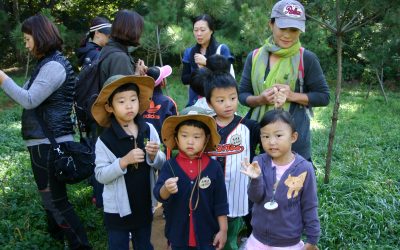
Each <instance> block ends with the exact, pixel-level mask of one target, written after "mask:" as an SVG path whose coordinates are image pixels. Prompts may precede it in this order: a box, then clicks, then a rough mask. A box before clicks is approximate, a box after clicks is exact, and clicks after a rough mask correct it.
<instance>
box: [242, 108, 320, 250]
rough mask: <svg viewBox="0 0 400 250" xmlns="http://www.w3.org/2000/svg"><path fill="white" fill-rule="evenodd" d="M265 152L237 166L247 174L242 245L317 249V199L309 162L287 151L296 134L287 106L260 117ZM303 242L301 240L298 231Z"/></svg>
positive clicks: (261, 247) (290, 150) (249, 247)
mask: <svg viewBox="0 0 400 250" xmlns="http://www.w3.org/2000/svg"><path fill="white" fill-rule="evenodd" d="M260 127H261V129H260V135H261V143H262V146H263V148H264V150H265V152H267V153H264V154H261V155H259V156H256V157H255V158H254V161H253V163H251V164H250V163H249V162H248V161H247V160H246V161H245V162H243V163H242V164H243V170H242V172H243V173H244V174H246V175H247V176H249V177H250V178H251V179H252V180H251V182H250V186H249V189H248V194H249V198H250V200H251V201H253V202H254V205H253V218H252V220H251V224H252V226H253V233H252V235H251V236H250V238H249V239H248V241H247V245H246V249H248V250H253V249H261V250H262V249H291V250H296V249H298V250H300V249H318V248H317V246H316V245H317V243H318V238H319V235H320V224H319V219H318V211H317V210H318V199H317V189H316V182H315V175H314V169H313V167H312V164H311V163H310V162H308V161H307V160H305V159H304V158H303V157H302V156H300V155H299V154H297V153H294V152H292V144H293V143H294V142H295V141H296V140H297V137H298V134H297V132H296V129H295V126H294V122H293V120H292V118H291V116H290V114H289V113H288V112H287V111H282V110H271V111H268V112H267V113H266V114H265V115H264V117H263V118H262V120H261V121H260ZM303 232H304V233H305V235H306V236H307V243H306V244H304V242H303V241H302V240H301V236H302V233H303Z"/></svg>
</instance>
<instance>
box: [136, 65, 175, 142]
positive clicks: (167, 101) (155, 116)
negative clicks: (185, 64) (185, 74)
mask: <svg viewBox="0 0 400 250" xmlns="http://www.w3.org/2000/svg"><path fill="white" fill-rule="evenodd" d="M171 73H172V68H171V66H169V65H165V66H163V67H150V68H148V69H147V75H148V76H150V77H152V78H153V79H154V81H155V85H154V92H153V98H152V101H151V102H150V107H149V108H148V109H147V110H146V111H144V112H143V118H144V120H145V121H146V122H149V123H151V124H153V126H154V127H155V128H156V130H157V132H158V134H159V135H161V126H162V124H163V122H164V120H165V119H166V118H167V117H169V116H171V115H177V113H178V111H177V110H178V108H177V106H176V103H175V101H174V100H172V98H170V97H169V96H165V95H163V92H162V89H161V87H163V86H165V80H164V79H165V78H167V77H168V76H169V75H171Z"/></svg>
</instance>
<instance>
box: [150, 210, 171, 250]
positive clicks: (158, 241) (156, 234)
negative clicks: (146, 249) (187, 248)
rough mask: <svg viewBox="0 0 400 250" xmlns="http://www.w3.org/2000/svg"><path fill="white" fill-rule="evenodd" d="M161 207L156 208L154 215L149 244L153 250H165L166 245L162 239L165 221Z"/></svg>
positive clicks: (165, 240)
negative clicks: (151, 244)
mask: <svg viewBox="0 0 400 250" xmlns="http://www.w3.org/2000/svg"><path fill="white" fill-rule="evenodd" d="M162 211H163V209H162V207H161V206H160V207H158V208H157V209H156V212H155V213H154V219H153V228H152V232H151V243H153V246H154V250H167V249H169V248H168V243H167V239H166V238H165V237H164V226H165V220H164V218H163V216H162Z"/></svg>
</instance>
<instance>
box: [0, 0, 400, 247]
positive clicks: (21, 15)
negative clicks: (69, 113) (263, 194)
mask: <svg viewBox="0 0 400 250" xmlns="http://www.w3.org/2000/svg"><path fill="white" fill-rule="evenodd" d="M274 2H275V1H271V0H263V1H261V0H253V1H250V0H208V1H206V0H176V1H174V0H146V1H138V0H133V1H124V0H85V1H84V0H67V1H57V0H43V1H37V0H21V1H18V0H0V69H5V70H6V72H7V73H8V74H10V75H12V76H13V77H15V79H16V80H17V82H19V83H20V84H22V83H23V82H24V81H25V79H26V75H29V73H30V69H31V68H32V65H34V64H35V61H34V60H32V58H30V57H29V56H28V53H27V51H26V49H25V48H24V44H23V42H22V34H21V32H20V22H22V21H23V20H24V19H25V18H27V17H29V16H31V15H34V14H36V13H38V12H42V13H44V14H46V15H47V16H49V17H50V18H52V20H54V22H56V23H57V25H58V27H59V29H60V31H61V34H62V36H63V39H64V43H65V46H64V52H65V54H66V55H67V56H68V58H69V59H70V61H71V62H72V63H73V64H74V65H75V67H76V63H77V58H76V56H75V55H74V50H75V49H76V48H77V47H78V46H79V42H80V40H81V39H82V38H83V37H84V35H85V33H86V32H87V30H88V26H89V21H90V19H92V18H93V17H95V16H97V15H102V16H105V17H108V18H109V19H110V20H112V19H113V17H114V14H115V13H116V11H117V10H119V9H122V8H126V9H133V10H136V11H137V12H139V13H140V14H141V15H143V16H144V19H145V25H146V27H145V31H144V33H143V36H142V39H141V44H142V45H141V47H140V48H139V49H138V50H136V51H135V52H134V54H133V56H134V57H136V58H142V59H143V60H145V62H146V65H148V66H152V65H161V64H169V65H171V66H172V67H173V69H174V71H173V75H172V76H171V77H169V81H168V85H167V88H166V89H165V90H166V92H167V93H168V94H169V95H171V96H172V97H173V98H174V99H175V100H176V101H177V103H178V107H179V109H182V108H183V106H184V105H185V103H186V100H187V97H186V95H185V94H186V89H185V87H184V86H183V85H182V84H181V82H180V72H181V57H182V53H183V51H184V49H185V48H187V47H189V46H191V45H193V44H194V42H195V40H194V38H193V33H192V23H191V18H192V17H194V16H196V15H199V14H202V13H208V14H210V15H211V16H213V18H214V19H215V20H216V29H217V30H216V32H215V36H216V38H217V40H218V41H219V42H221V43H226V44H227V45H228V46H229V47H230V49H231V51H232V53H233V54H234V56H235V64H234V68H235V71H236V73H237V80H238V81H239V80H240V75H241V71H242V69H243V64H244V60H245V58H246V56H247V54H248V53H249V52H250V51H252V50H253V49H254V48H257V47H260V46H261V45H262V44H263V42H264V40H265V39H266V38H267V37H268V36H269V35H270V31H269V30H268V29H267V22H268V19H269V14H268V13H270V10H271V8H272V6H273V4H274ZM301 2H302V3H303V4H304V6H305V7H306V13H307V14H308V15H309V16H308V21H307V24H306V32H305V33H304V34H302V35H301V42H302V45H303V46H304V47H305V48H307V49H310V50H312V51H313V52H315V53H316V54H317V55H318V57H319V59H320V62H321V66H322V68H323V70H324V72H325V75H326V77H327V80H328V84H329V86H330V88H331V103H330V105H329V106H328V107H326V108H318V109H316V113H315V117H314V120H313V121H312V130H313V132H312V133H313V139H312V140H313V142H312V143H313V160H314V163H315V165H316V167H317V171H316V173H317V181H318V189H319V190H318V191H319V193H318V196H319V200H320V210H319V214H320V219H321V227H322V236H321V241H320V248H322V249H398V246H399V245H400V240H399V239H400V225H399V223H398V222H399V221H400V212H399V207H400V172H399V171H398V167H399V165H400V153H399V152H400V135H399V133H398V131H400V115H399V114H400V102H399V99H400V93H399V90H400V81H399V80H400V66H399V65H400V54H399V53H400V36H399V34H400V18H398V13H400V1H399V0H380V1H375V0H365V1H351V0H335V1H334V0H332V1H331V0H326V1H324V0H307V1H301ZM338 6H340V7H341V11H338ZM338 13H339V14H338ZM342 19H343V20H347V21H348V22H341V21H340V20H342ZM350 21H354V22H355V23H358V24H359V25H355V26H354V28H352V29H350V30H349V31H348V32H346V33H344V32H341V31H340V30H342V29H341V28H348V27H347V25H346V24H347V23H350ZM322 23H324V24H325V25H322ZM331 27H336V30H339V31H337V32H332V30H330V29H329V28H331ZM338 37H340V39H341V44H342V46H341V48H340V50H339V49H338V47H337V44H338ZM339 52H340V53H341V54H342V61H341V65H339V67H340V68H341V69H342V70H343V71H342V73H343V74H342V75H343V87H344V89H343V95H342V96H343V97H342V100H341V104H342V105H341V107H340V116H339V123H338V130H337V134H336V143H335V145H334V147H333V156H332V162H333V163H332V174H331V182H330V183H329V184H326V183H325V182H324V181H323V174H324V165H325V158H326V154H327V150H326V146H327V144H328V133H329V129H330V127H331V124H330V119H331V115H332V110H333V106H334V105H333V104H334V102H336V101H337V98H336V97H337V96H338V93H341V89H339V90H340V91H339V92H335V91H336V90H337V88H338V85H337V82H338V79H340V78H339V77H338V76H337V75H338V74H337V72H338V69H339V68H338V64H339V63H338V60H337V54H338V53H339ZM76 70H77V71H78V70H79V69H78V68H77V67H76ZM340 83H341V79H340ZM382 90H384V91H385V92H382ZM383 94H385V95H383ZM335 99H336V100H335ZM20 112H21V108H20V107H19V106H17V105H15V104H13V103H12V102H10V101H9V99H8V98H7V97H6V96H5V95H4V92H2V91H0V131H2V132H3V133H1V134H0V248H1V249H59V247H60V246H58V245H57V243H55V242H53V241H52V240H51V239H50V238H49V237H48V236H47V235H46V233H45V222H44V214H43V211H42V209H41V205H40V201H39V198H38V195H37V193H36V191H35V184H34V181H33V176H32V173H31V170H30V163H29V157H28V154H27V152H26V148H25V147H24V144H23V142H22V139H21V138H20V132H19V130H20V120H19V119H20ZM245 112H246V109H245V108H244V107H240V113H241V114H244V113H245ZM69 192H70V195H71V196H70V197H71V200H72V203H73V204H74V205H75V206H76V207H77V208H79V209H78V212H79V215H80V216H81V218H82V219H83V221H84V224H85V225H86V226H87V230H88V234H89V237H90V240H91V242H92V243H93V244H94V247H95V249H105V248H106V238H105V231H104V227H103V225H102V223H101V221H102V219H101V211H99V210H96V209H95V208H94V207H93V206H92V204H91V203H90V199H89V197H90V195H91V188H90V187H88V186H87V185H86V184H85V183H81V184H78V185H73V186H71V187H70V190H69Z"/></svg>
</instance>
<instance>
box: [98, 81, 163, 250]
mask: <svg viewBox="0 0 400 250" xmlns="http://www.w3.org/2000/svg"><path fill="white" fill-rule="evenodd" d="M153 88H154V79H153V78H151V77H148V76H130V75H129V76H123V75H116V76H112V77H110V78H109V79H108V80H107V81H106V82H105V83H104V86H103V89H102V90H101V91H100V94H99V96H98V97H97V99H96V101H95V103H94V104H93V107H92V115H93V117H94V119H95V120H96V121H97V123H98V124H99V125H100V126H102V127H104V128H105V129H104V131H103V132H102V134H101V135H100V136H99V138H98V140H97V142H96V168H95V176H96V179H97V180H98V181H99V182H100V183H102V184H104V191H103V200H104V202H103V203H104V224H105V226H106V229H107V233H108V240H109V246H112V248H120V249H129V234H131V235H132V237H133V239H132V242H133V247H134V248H135V249H153V246H152V245H151V243H150V236H151V224H152V220H153V214H152V208H153V207H154V206H156V205H157V201H156V199H155V198H154V196H153V195H152V189H153V187H154V184H155V180H156V174H155V171H156V170H159V169H161V167H162V165H163V164H164V162H165V154H164V153H163V152H162V151H161V150H160V146H159V145H160V139H159V136H158V133H157V131H156V129H155V128H154V126H153V125H151V124H150V123H146V122H145V121H144V120H143V118H142V117H141V113H143V111H145V110H146V109H147V108H148V107H149V103H150V100H151V96H152V94H153ZM138 235H139V236H138Z"/></svg>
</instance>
